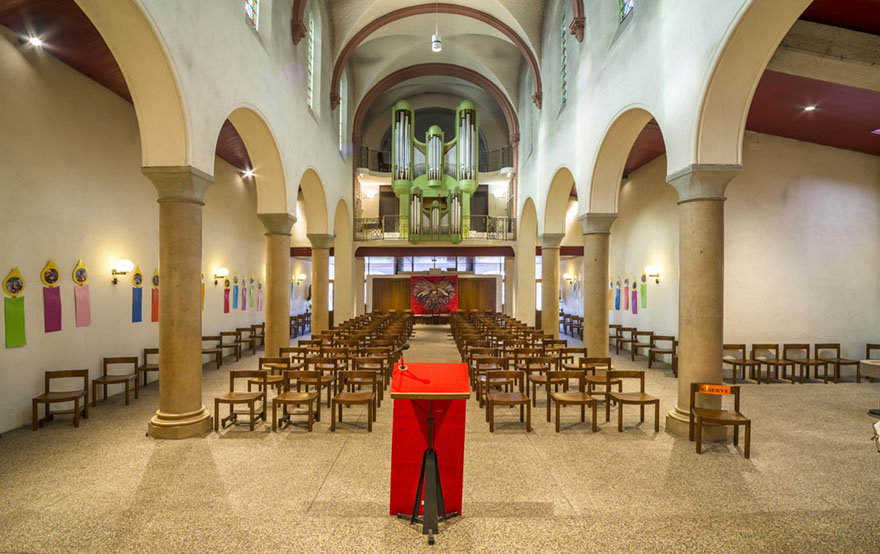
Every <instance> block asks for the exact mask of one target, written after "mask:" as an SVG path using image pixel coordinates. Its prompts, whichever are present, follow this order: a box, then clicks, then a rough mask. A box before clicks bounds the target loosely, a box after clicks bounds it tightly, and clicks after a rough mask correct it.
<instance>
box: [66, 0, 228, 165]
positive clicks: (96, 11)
mask: <svg viewBox="0 0 880 554" xmlns="http://www.w3.org/2000/svg"><path fill="white" fill-rule="evenodd" d="M75 1H76V4H77V6H79V8H80V9H81V10H82V12H83V13H84V14H85V15H86V17H88V18H89V20H90V21H91V22H92V24H93V25H94V26H95V29H97V30H98V33H100V34H101V37H102V38H103V39H104V42H105V43H106V44H107V47H108V48H109V49H110V52H111V53H112V54H113V57H114V58H115V60H116V63H118V64H119V68H120V70H121V71H122V75H123V77H124V78H125V82H126V84H127V85H128V89H129V91H130V92H131V98H132V102H133V104H134V110H135V115H136V116H137V121H138V129H139V131H140V140H141V165H143V166H144V167H162V166H167V167H182V166H188V165H191V164H192V159H193V156H192V142H191V138H190V136H189V126H188V124H187V119H186V110H185V108H184V105H183V95H182V94H181V93H180V90H179V88H178V84H177V77H176V75H175V72H174V68H173V67H172V65H171V62H170V61H169V59H168V55H167V53H166V51H165V48H164V45H163V44H162V41H161V40H160V39H159V37H158V36H157V34H156V32H155V31H154V30H153V27H152V25H151V24H150V22H149V20H148V19H147V16H146V14H144V12H143V10H142V9H141V8H140V7H139V6H138V4H137V2H133V1H120V2H101V1H100V0H75ZM198 169H201V170H202V171H205V172H206V173H212V172H213V167H209V168H203V167H202V168H198Z"/></svg>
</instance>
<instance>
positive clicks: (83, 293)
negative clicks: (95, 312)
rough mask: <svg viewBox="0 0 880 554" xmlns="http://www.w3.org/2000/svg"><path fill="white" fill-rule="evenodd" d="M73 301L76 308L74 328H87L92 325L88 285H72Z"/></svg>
mask: <svg viewBox="0 0 880 554" xmlns="http://www.w3.org/2000/svg"><path fill="white" fill-rule="evenodd" d="M73 299H74V305H75V307H76V326H77V327H88V326H90V325H91V324H92V306H91V301H90V299H89V286H88V285H74V286H73Z"/></svg>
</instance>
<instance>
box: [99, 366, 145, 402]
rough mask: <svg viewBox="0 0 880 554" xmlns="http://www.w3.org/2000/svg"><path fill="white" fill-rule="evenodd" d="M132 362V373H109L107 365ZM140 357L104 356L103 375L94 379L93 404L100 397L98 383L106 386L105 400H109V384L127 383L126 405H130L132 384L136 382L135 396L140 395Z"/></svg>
mask: <svg viewBox="0 0 880 554" xmlns="http://www.w3.org/2000/svg"><path fill="white" fill-rule="evenodd" d="M129 364H131V373H128V372H126V373H119V374H113V373H109V372H108V370H107V366H111V365H122V366H125V365H129ZM137 368H138V358H137V356H125V357H116V358H104V361H103V362H102V363H101V376H100V377H97V378H95V379H92V406H94V405H95V402H96V401H97V397H98V385H101V386H103V388H104V400H107V385H125V405H126V406H128V395H129V390H130V389H131V384H132V382H134V397H135V398H137V397H138V392H139V391H140V386H138V373H137Z"/></svg>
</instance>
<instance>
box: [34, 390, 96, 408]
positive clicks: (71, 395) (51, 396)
mask: <svg viewBox="0 0 880 554" xmlns="http://www.w3.org/2000/svg"><path fill="white" fill-rule="evenodd" d="M85 394H86V391H85V390H65V391H55V392H44V393H43V394H41V395H39V396H35V397H34V400H37V401H40V402H43V401H49V402H73V401H74V400H75V399H77V398H80V397H82V396H85ZM54 413H58V412H54Z"/></svg>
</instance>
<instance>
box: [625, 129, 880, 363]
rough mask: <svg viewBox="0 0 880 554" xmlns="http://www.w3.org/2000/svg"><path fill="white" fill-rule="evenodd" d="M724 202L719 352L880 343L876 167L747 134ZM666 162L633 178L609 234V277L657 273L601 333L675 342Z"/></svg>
mask: <svg viewBox="0 0 880 554" xmlns="http://www.w3.org/2000/svg"><path fill="white" fill-rule="evenodd" d="M743 151H744V153H743V155H744V168H745V169H744V172H743V173H742V174H741V175H739V176H738V177H736V178H735V179H734V180H733V181H732V182H731V183H730V185H729V186H728V188H727V191H726V196H727V202H726V203H725V260H724V269H725V282H724V306H725V307H724V340H725V342H735V343H742V342H744V343H747V344H751V343H753V342H778V343H780V344H781V343H785V342H809V343H816V342H840V343H842V346H843V350H844V354H845V356H847V357H850V358H856V359H860V358H861V357H863V356H864V348H865V343H866V342H877V341H878V340H880V331H878V330H880V310H878V306H880V289H878V287H877V280H876V275H877V274H878V272H880V248H878V244H880V218H878V217H877V214H878V213H880V181H878V179H877V176H878V175H880V157H877V156H870V155H866V154H860V153H856V152H850V151H846V150H840V149H836V148H830V147H827V146H820V145H816V144H810V143H806V142H800V141H795V140H791V139H785V138H781V137H775V136H769V135H758V134H757V133H747V135H746V141H745V145H744V148H743ZM665 175H666V168H665V157H661V158H658V159H657V160H655V161H654V162H651V163H650V164H648V165H647V166H645V167H643V168H642V169H640V170H638V171H636V172H634V173H633V174H632V175H631V176H630V177H631V179H630V180H629V181H628V182H626V183H625V184H624V185H623V188H622V189H621V191H620V217H619V219H618V220H617V221H616V222H615V223H614V225H613V226H612V228H611V274H612V276H614V277H615V278H616V276H617V275H618V274H619V275H621V277H622V276H623V274H624V273H629V274H630V276H632V274H633V273H635V272H637V271H641V268H643V267H644V266H645V265H647V264H654V265H660V266H661V269H662V275H661V281H660V284H659V285H655V284H653V283H651V282H649V287H648V289H649V292H648V309H647V310H641V309H640V310H639V314H638V315H636V316H633V315H632V314H624V313H623V311H620V312H617V311H615V310H612V311H611V322H612V323H624V324H628V325H633V326H636V327H638V328H639V329H643V330H651V331H654V332H657V333H660V332H662V333H664V334H665V333H669V334H677V321H678V315H677V313H678V274H677V269H678V263H677V262H678V236H679V235H678V207H677V206H676V201H677V196H676V193H675V191H674V189H672V187H671V186H669V185H667V184H666V183H665V182H664V178H665Z"/></svg>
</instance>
